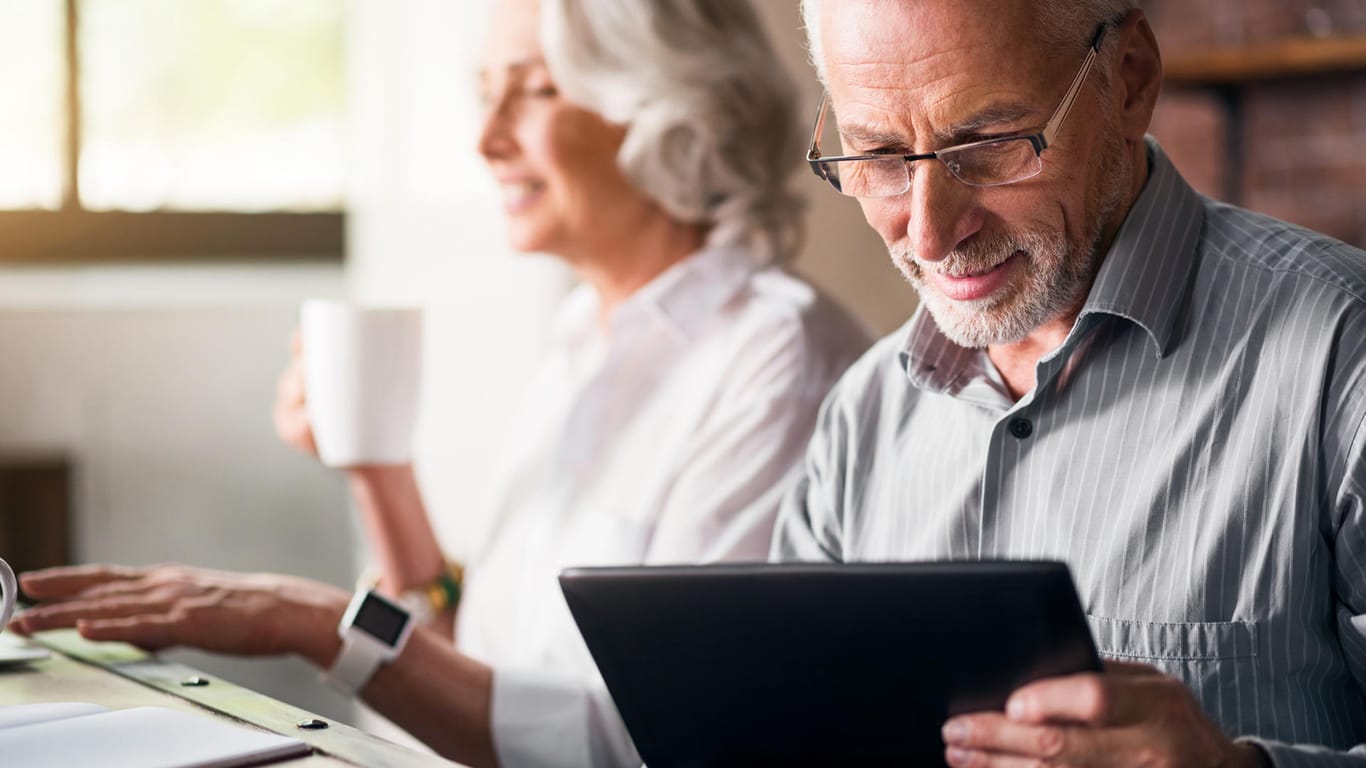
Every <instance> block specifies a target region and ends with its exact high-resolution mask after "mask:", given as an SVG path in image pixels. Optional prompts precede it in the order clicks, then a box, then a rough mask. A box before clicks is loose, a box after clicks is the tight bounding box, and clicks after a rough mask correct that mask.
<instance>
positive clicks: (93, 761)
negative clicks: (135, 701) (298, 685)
mask: <svg viewBox="0 0 1366 768" xmlns="http://www.w3.org/2000/svg"><path fill="white" fill-rule="evenodd" d="M308 752H309V746H308V745H307V744H305V743H303V742H302V741H299V740H298V739H291V738H289V737H288V736H280V735H277V734H274V733H267V732H265V731H256V730H251V729H249V728H245V727H243V726H240V725H234V724H232V723H230V722H228V721H225V720H218V719H214V718H212V717H208V716H202V715H194V714H190V713H188V712H180V711H177V710H174V709H165V708H162V707H137V708H134V709H118V710H111V709H106V708H104V707H101V706H98V705H96V704H20V705H17V706H9V707H0V764H4V765H6V766H11V765H12V766H16V767H17V766H24V768H70V767H71V766H80V765H91V766H94V765H98V766H101V768H234V766H244V765H262V764H265V763H270V762H274V761H276V760H283V759H285V758H287V757H294V756H296V755H305V754H308Z"/></svg>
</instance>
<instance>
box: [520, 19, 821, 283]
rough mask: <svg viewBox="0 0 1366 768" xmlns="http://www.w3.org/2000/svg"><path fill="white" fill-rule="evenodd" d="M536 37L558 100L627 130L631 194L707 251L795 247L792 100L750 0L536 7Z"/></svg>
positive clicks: (796, 145) (796, 122)
mask: <svg viewBox="0 0 1366 768" xmlns="http://www.w3.org/2000/svg"><path fill="white" fill-rule="evenodd" d="M540 36H541V45H542V47H543V49H544V52H545V60H546V66H547V67H548V68H549V70H550V73H551V76H552V77H553V78H554V79H555V82H556V85H557V86H558V88H559V89H560V91H561V93H563V94H564V96H565V97H566V98H567V99H569V100H570V101H572V102H574V103H577V104H580V105H582V106H584V107H586V108H588V109H591V110H593V111H595V112H597V113H599V114H601V115H602V116H603V117H604V118H606V119H607V120H609V121H611V122H614V123H618V124H621V125H624V126H626V129H627V130H626V138H625V141H624V142H623V144H622V147H621V151H620V153H619V154H618V158H617V162H618V164H619V165H620V166H621V169H622V171H623V173H624V174H625V175H626V178H627V179H628V180H630V181H631V183H633V184H634V185H635V186H636V187H637V188H638V189H640V190H641V191H642V192H644V193H645V194H646V195H648V196H649V197H650V198H652V199H653V200H655V201H656V202H658V203H659V205H660V206H661V207H662V208H663V209H664V210H665V211H667V212H668V213H669V214H670V215H672V216H673V217H675V218H677V219H679V220H681V221H685V222H690V223H701V224H707V225H711V226H712V227H713V230H712V234H711V235H710V238H709V239H710V241H711V242H713V243H719V242H739V241H744V242H751V243H753V244H754V245H756V246H758V247H761V248H763V249H764V250H765V251H766V254H765V255H768V256H769V257H772V258H779V257H781V256H784V255H786V254H787V253H789V252H790V251H791V249H792V248H794V247H795V245H796V242H797V240H798V239H799V234H800V213H801V208H802V201H801V199H800V198H798V197H797V196H796V195H795V194H794V193H792V192H790V191H789V190H788V180H789V177H790V176H791V174H792V171H793V170H794V169H795V168H796V166H797V165H799V164H800V158H801V156H802V148H803V141H804V135H803V132H802V128H801V121H800V119H799V116H798V115H797V113H796V108H797V104H796V89H795V87H794V85H793V83H792V81H791V78H790V77H789V76H788V74H787V72H786V70H785V69H784V68H783V64H782V62H781V60H780V59H779V57H778V55H777V54H776V52H775V51H774V50H773V48H772V46H771V45H770V43H769V41H768V38H767V36H766V35H765V33H764V30H763V27H762V25H761V23H760V21H759V18H758V16H757V15H756V13H755V12H754V9H753V8H752V7H751V5H750V3H749V2H748V0H651V2H641V0H542V5H541V30H540Z"/></svg>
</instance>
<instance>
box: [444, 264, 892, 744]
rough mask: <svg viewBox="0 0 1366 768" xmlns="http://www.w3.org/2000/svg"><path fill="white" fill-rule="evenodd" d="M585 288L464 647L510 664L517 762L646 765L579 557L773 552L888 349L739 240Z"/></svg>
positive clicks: (482, 566) (498, 717)
mask: <svg viewBox="0 0 1366 768" xmlns="http://www.w3.org/2000/svg"><path fill="white" fill-rule="evenodd" d="M598 314H599V310H598V301H597V296H596V294H595V293H594V292H593V291H592V290H591V289H590V288H589V287H587V286H581V287H580V288H578V289H576V290H575V291H574V292H573V293H571V294H570V295H569V296H568V297H567V298H566V299H565V302H564V305H563V307H562V308H561V310H560V312H559V313H558V316H557V322H556V326H555V329H554V334H553V338H552V341H551V344H550V350H549V352H548V354H547V356H546V358H545V360H544V361H543V364H542V365H541V368H540V370H539V372H538V374H537V375H536V376H535V377H534V378H533V380H532V382H531V387H530V388H529V389H528V391H527V393H526V396H525V398H524V401H525V402H524V404H523V407H522V409H521V412H520V414H519V415H518V417H517V418H515V419H514V420H513V422H512V423H511V424H510V426H509V429H508V431H507V433H506V435H505V436H504V437H505V451H504V455H503V460H502V461H501V462H500V463H501V466H502V467H503V469H502V471H501V472H500V474H499V478H498V480H499V482H498V484H497V486H496V487H497V488H498V489H499V492H498V494H497V496H496V498H498V499H499V507H500V509H498V510H497V513H498V514H497V519H498V523H497V524H496V525H497V527H496V528H495V531H494V534H493V536H492V537H491V539H490V543H489V545H488V547H487V549H486V550H485V551H484V553H483V555H482V556H481V557H480V558H479V559H478V560H477V561H476V562H475V563H474V564H473V566H472V568H471V569H470V575H469V578H468V581H467V584H466V590H465V594H464V597H463V599H462V603H461V607H460V611H459V616H458V619H457V625H456V638H457V639H456V643H457V645H458V646H459V648H460V649H461V650H462V651H464V652H465V653H467V654H469V655H470V656H472V657H474V658H476V659H479V660H481V661H483V662H485V663H487V664H489V665H490V666H492V667H493V669H494V677H493V680H494V683H493V685H494V690H493V737H494V744H495V746H496V748H497V752H498V758H499V761H500V762H501V763H502V765H503V766H504V768H518V767H519V766H590V765H592V766H607V765H639V764H640V758H639V757H638V756H637V755H636V753H635V750H634V748H633V747H632V745H631V741H630V737H629V736H628V735H627V733H626V730H625V728H624V727H623V726H622V724H621V720H620V717H619V716H618V715H617V713H616V710H615V708H614V707H613V706H612V704H611V699H610V697H608V696H607V694H606V692H605V690H604V689H603V687H602V682H601V678H600V677H599V676H598V673H597V670H596V667H595V665H594V664H593V661H592V658H591V657H590V655H589V653H588V650H587V648H586V647H585V645H584V643H583V640H582V638H581V637H580V636H579V633H578V630H577V628H576V627H575V626H574V622H573V619H572V617H571V616H570V614H569V611H568V608H567V607H566V605H565V602H564V598H563V596H562V595H561V594H560V590H559V585H558V583H557V581H556V576H557V574H558V573H559V571H560V570H561V569H563V568H566V567H569V566H578V565H622V564H638V563H691V562H700V561H715V560H764V559H766V557H767V554H768V549H769V540H770V536H771V533H772V529H773V523H774V517H775V515H776V513H777V510H778V503H779V500H780V499H781V497H782V494H783V490H784V488H785V487H786V485H787V484H788V480H789V479H791V478H792V477H793V472H794V470H795V469H796V468H797V465H798V462H799V461H800V459H801V457H802V455H803V453H804V451H805V448H806V443H807V439H808V438H809V437H810V435H811V432H812V429H813V427H814V424H815V419H816V411H817V409H818V408H819V406H820V403H821V401H822V399H823V398H824V396H825V394H826V392H827V391H828V390H829V389H830V387H831V386H832V385H833V383H834V381H835V379H836V378H837V377H838V376H839V374H840V373H842V372H843V370H844V369H845V367H846V366H847V365H848V364H849V363H851V362H852V361H853V360H854V359H855V358H856V357H857V356H858V355H859V353H861V352H862V351H863V350H864V349H865V348H866V347H867V346H868V343H869V337H868V335H867V333H866V332H865V330H864V329H863V328H862V327H861V326H859V325H858V324H857V323H856V322H855V321H854V320H853V319H852V318H851V317H850V316H849V315H847V314H845V313H844V311H843V310H842V309H840V308H839V307H838V306H836V305H835V304H833V303H832V302H830V301H829V300H827V299H825V298H823V297H822V296H820V295H819V294H818V293H817V292H816V291H815V290H814V289H813V288H811V287H810V286H809V285H807V284H806V283H804V282H802V281H800V280H798V279H797V278H795V277H793V276H792V275H790V274H788V273H787V272H785V271H783V270H781V269H779V268H777V267H772V266H762V265H760V264H758V263H756V260H755V259H754V258H753V257H751V256H750V254H749V252H748V251H746V250H744V249H743V248H740V247H736V246H722V247H711V248H707V249H704V250H702V251H700V252H698V253H696V254H694V255H693V256H691V257H689V258H688V259H686V260H684V261H682V262H680V263H679V264H677V265H675V266H673V267H672V268H670V269H669V270H668V271H666V272H665V273H664V274H662V275H660V276H659V277H657V278H655V279H654V280H653V281H652V282H650V283H649V284H648V285H646V286H645V287H644V288H642V289H641V290H639V291H638V292H636V293H635V294H633V295H632V296H631V297H630V298H629V299H628V300H627V301H625V302H623V303H622V304H621V305H619V306H618V307H617V308H616V310H615V311H614V312H613V314H612V317H611V319H610V323H609V325H610V330H609V331H606V332H605V331H604V330H603V328H602V324H601V322H600V320H599V317H598Z"/></svg>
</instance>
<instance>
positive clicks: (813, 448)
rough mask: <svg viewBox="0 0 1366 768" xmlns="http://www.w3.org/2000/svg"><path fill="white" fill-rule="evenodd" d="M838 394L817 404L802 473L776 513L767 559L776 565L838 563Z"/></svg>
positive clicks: (841, 555)
mask: <svg viewBox="0 0 1366 768" xmlns="http://www.w3.org/2000/svg"><path fill="white" fill-rule="evenodd" d="M836 398H837V393H832V394H831V396H830V398H829V399H827V401H826V402H825V403H824V404H823V405H822V406H821V412H820V418H819V420H818V421H817V427H816V432H815V434H814V435H812V437H811V442H810V444H809V445H808V447H807V451H806V459H805V461H804V462H803V463H802V470H801V474H800V475H799V476H798V478H797V481H796V482H795V483H793V484H792V486H791V487H790V488H789V489H788V491H787V494H786V495H785V496H784V498H783V503H782V508H781V509H780V510H779V512H778V524H777V527H776V529H775V530H774V532H773V543H772V547H771V549H770V550H769V559H770V560H773V561H774V562H838V561H840V560H842V559H843V552H842V548H841V546H840V536H839V526H838V525H835V524H833V522H832V521H834V520H835V519H837V515H838V510H839V505H838V503H834V499H832V497H836V498H837V497H838V495H839V491H838V490H837V488H836V486H838V484H839V483H838V482H837V481H836V480H835V477H834V475H835V474H836V472H837V467H838V459H837V458H836V457H834V456H832V454H833V453H834V443H835V442H837V440H838V439H839V438H838V434H839V431H840V430H839V426H838V423H837V421H838V420H837V418H836V415H835V412H836V411H837V410H838V406H837V404H836V402H835V400H836Z"/></svg>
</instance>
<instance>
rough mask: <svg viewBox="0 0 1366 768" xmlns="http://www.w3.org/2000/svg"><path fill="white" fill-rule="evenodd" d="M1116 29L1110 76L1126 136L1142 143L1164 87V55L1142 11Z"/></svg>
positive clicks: (1120, 123) (1132, 13) (1130, 15)
mask: <svg viewBox="0 0 1366 768" xmlns="http://www.w3.org/2000/svg"><path fill="white" fill-rule="evenodd" d="M1116 31H1117V32H1118V33H1119V34H1118V37H1119V59H1118V62H1117V65H1116V66H1117V71H1116V72H1115V75H1114V76H1112V79H1111V83H1112V90H1113V98H1114V99H1115V100H1116V101H1117V102H1118V103H1117V104H1116V105H1115V106H1116V108H1118V110H1119V125H1120V128H1121V131H1122V132H1123V134H1124V138H1125V139H1128V140H1129V141H1133V142H1140V141H1142V140H1143V136H1144V134H1146V133H1147V132H1148V124H1149V123H1150V122H1151V121H1152V117H1153V107H1154V106H1156V104H1157V94H1158V93H1159V92H1160V91H1161V89H1162V54H1161V52H1160V51H1159V50H1158V48H1157V38H1156V37H1154V36H1153V28H1152V27H1151V26H1150V25H1149V24H1148V17H1147V16H1146V15H1144V13H1143V11H1138V10H1135V11H1131V12H1130V13H1129V15H1128V16H1126V17H1125V18H1124V21H1123V22H1122V23H1121V24H1120V25H1119V29H1118V30H1116Z"/></svg>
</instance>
